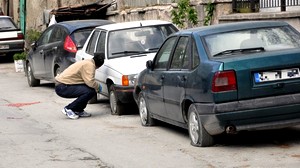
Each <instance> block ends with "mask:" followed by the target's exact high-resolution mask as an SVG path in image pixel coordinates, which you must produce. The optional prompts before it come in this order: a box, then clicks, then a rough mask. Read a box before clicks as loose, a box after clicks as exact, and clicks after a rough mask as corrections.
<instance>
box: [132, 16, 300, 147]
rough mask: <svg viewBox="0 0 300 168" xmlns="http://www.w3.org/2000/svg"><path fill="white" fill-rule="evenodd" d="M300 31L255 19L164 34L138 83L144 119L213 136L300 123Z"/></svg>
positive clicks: (195, 139)
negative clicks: (169, 34)
mask: <svg viewBox="0 0 300 168" xmlns="http://www.w3.org/2000/svg"><path fill="white" fill-rule="evenodd" d="M299 39H300V34H299V32H298V31H296V30H295V29H294V28H293V27H291V26H290V25H289V24H287V23H285V22H277V21H257V22H240V23H230V24H220V25H214V26H208V27H201V28H194V29H188V30H183V31H180V32H178V33H175V34H173V35H171V36H170V37H168V38H167V39H166V40H165V42H164V43H163V45H162V46H161V48H160V50H159V51H158V53H157V54H156V56H155V58H154V59H153V60H150V61H148V62H147V69H145V70H144V71H142V72H141V73H140V74H139V75H138V78H137V80H136V82H135V90H134V98H135V100H136V102H137V104H138V106H139V113H140V118H141V123H142V125H143V126H151V125H153V124H154V121H155V120H161V121H164V122H167V123H170V124H174V125H176V126H180V127H183V128H186V129H188V130H189V136H190V139H191V144H192V145H194V146H211V145H213V144H214V136H215V135H218V134H222V133H224V132H226V133H236V132H238V131H242V130H258V129H270V128H282V127H288V126H293V125H297V124H300V72H299V71H300V41H299Z"/></svg>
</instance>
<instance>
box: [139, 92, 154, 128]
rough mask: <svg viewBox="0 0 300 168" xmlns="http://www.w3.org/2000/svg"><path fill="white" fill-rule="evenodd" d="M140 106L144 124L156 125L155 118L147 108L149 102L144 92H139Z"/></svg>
mask: <svg viewBox="0 0 300 168" xmlns="http://www.w3.org/2000/svg"><path fill="white" fill-rule="evenodd" d="M138 107H139V114H140V117H141V123H142V126H152V125H154V119H153V118H151V116H150V114H149V111H148V109H147V103H146V100H145V97H144V95H143V93H142V92H141V93H140V94H139V98H138Z"/></svg>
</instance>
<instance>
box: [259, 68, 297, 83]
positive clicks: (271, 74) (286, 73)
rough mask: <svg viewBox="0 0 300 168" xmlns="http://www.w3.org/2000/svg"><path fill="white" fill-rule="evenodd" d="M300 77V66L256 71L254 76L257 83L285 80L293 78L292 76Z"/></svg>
mask: <svg viewBox="0 0 300 168" xmlns="http://www.w3.org/2000/svg"><path fill="white" fill-rule="evenodd" d="M299 77H300V74H299V68H291V69H282V70H274V71H266V72H256V73H254V78H255V82H256V83H260V82H269V81H276V80H283V79H292V78H299Z"/></svg>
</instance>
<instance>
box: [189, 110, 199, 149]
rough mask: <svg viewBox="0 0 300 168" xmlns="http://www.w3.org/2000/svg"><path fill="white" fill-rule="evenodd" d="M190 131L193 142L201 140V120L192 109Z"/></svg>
mask: <svg viewBox="0 0 300 168" xmlns="http://www.w3.org/2000/svg"><path fill="white" fill-rule="evenodd" d="M189 131H190V137H191V140H192V142H193V143H194V144H197V143H198V141H199V122H198V117H197V115H196V113H195V112H194V111H192V112H191V113H190V116H189Z"/></svg>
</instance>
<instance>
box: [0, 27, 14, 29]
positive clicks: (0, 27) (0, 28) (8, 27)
mask: <svg viewBox="0 0 300 168" xmlns="http://www.w3.org/2000/svg"><path fill="white" fill-rule="evenodd" d="M10 28H12V27H0V29H10Z"/></svg>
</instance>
